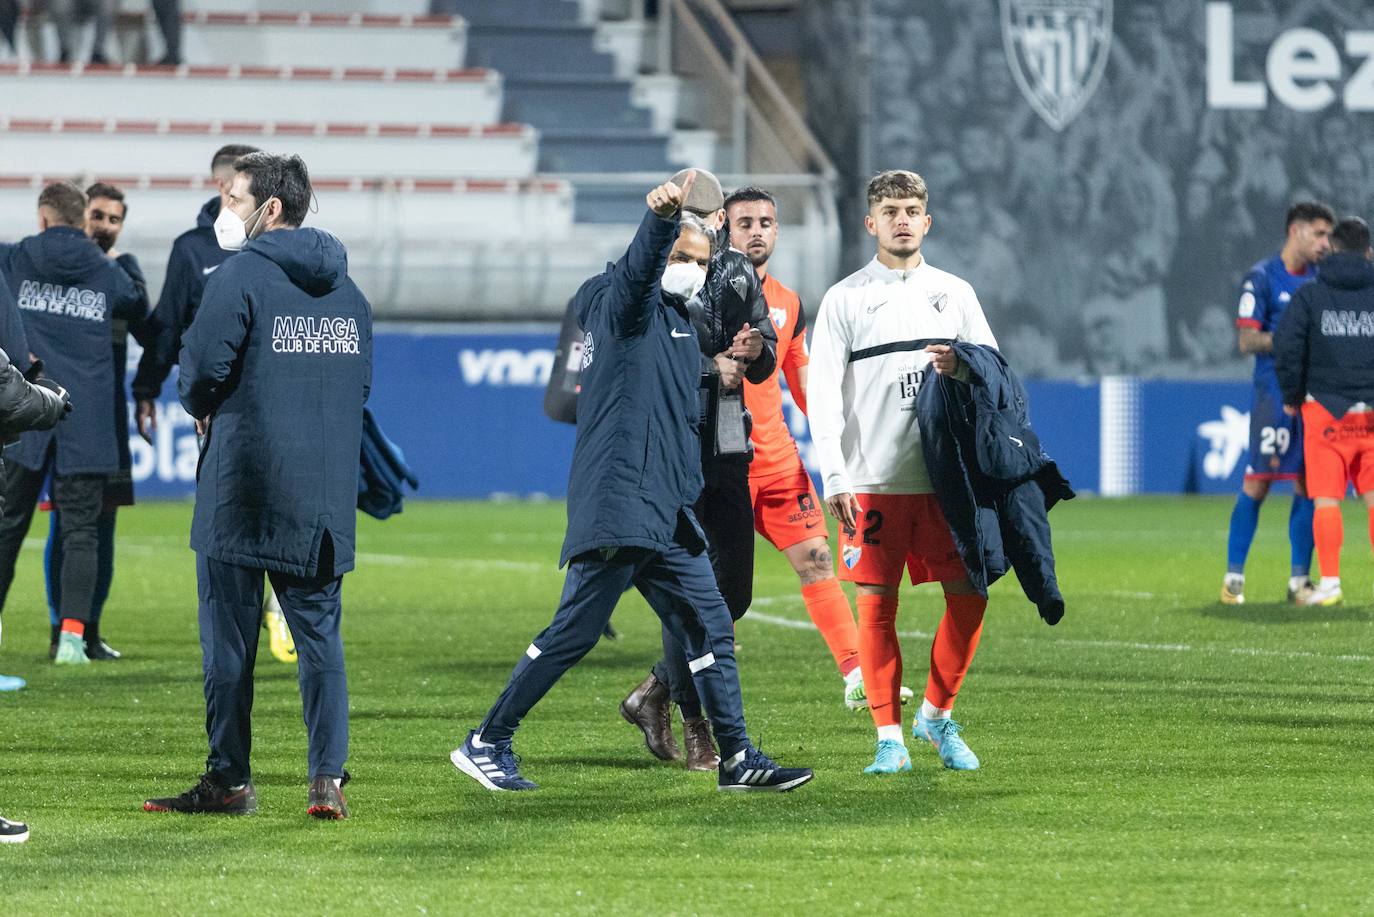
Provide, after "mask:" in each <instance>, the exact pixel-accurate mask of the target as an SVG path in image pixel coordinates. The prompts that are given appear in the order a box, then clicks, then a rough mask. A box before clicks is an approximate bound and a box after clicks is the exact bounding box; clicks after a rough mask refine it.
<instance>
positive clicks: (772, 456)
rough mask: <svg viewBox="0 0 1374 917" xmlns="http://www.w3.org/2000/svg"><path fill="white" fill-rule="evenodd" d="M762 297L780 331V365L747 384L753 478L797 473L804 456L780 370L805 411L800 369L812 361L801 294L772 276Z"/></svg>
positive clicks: (750, 474)
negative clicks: (786, 411) (790, 422)
mask: <svg viewBox="0 0 1374 917" xmlns="http://www.w3.org/2000/svg"><path fill="white" fill-rule="evenodd" d="M763 298H764V301H765V302H767V303H768V317H769V320H770V321H772V323H773V330H774V331H776V332H777V333H778V350H777V353H778V366H777V369H774V370H773V374H772V375H771V376H769V377H768V378H767V379H765V380H764V381H762V382H760V383H758V384H757V385H755V384H754V383H752V382H749V381H748V380H746V381H745V383H744V406H745V407H747V408H748V409H749V413H750V414H751V415H753V419H754V431H753V433H752V434H751V435H750V439H751V440H752V441H753V443H754V460H753V462H751V463H750V465H749V477H751V478H765V477H768V476H769V475H774V474H780V473H783V472H789V471H795V470H796V468H797V462H798V461H799V457H798V454H797V444H796V442H794V441H793V439H792V431H791V430H789V429H788V428H787V418H786V417H785V416H784V415H783V410H782V387H781V385H780V384H779V383H778V373H780V372H781V373H782V374H783V375H785V376H786V377H787V388H788V390H789V391H790V392H791V393H792V399H793V400H794V401H796V402H797V406H798V407H800V408H801V409H802V411H803V413H804V412H805V411H806V392H805V391H803V389H802V384H801V368H802V367H803V366H805V365H806V364H807V363H808V362H809V361H810V359H811V358H810V356H809V355H808V352H807V349H806V311H805V310H804V309H803V308H802V303H801V299H800V298H798V296H797V294H796V293H794V292H793V291H792V290H790V289H788V288H787V287H785V286H783V285H782V284H780V283H778V281H776V280H774V279H773V275H772V274H769V275H767V276H765V277H764V278H763Z"/></svg>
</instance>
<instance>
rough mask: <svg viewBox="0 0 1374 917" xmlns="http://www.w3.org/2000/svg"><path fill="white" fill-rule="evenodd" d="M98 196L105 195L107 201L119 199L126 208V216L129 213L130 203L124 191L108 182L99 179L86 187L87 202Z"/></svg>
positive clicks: (120, 203)
mask: <svg viewBox="0 0 1374 917" xmlns="http://www.w3.org/2000/svg"><path fill="white" fill-rule="evenodd" d="M98 197H103V198H105V200H107V201H118V202H119V205H120V206H121V207H123V208H124V216H126V217H127V216H128V215H129V203H128V201H126V200H124V192H123V191H121V190H119V189H118V188H116V187H115V186H114V185H111V184H109V183H107V182H103V181H98V182H96V183H95V184H93V185H91V186H90V187H89V188H87V189H86V202H87V203H90V202H91V201H93V200H95V199H96V198H98Z"/></svg>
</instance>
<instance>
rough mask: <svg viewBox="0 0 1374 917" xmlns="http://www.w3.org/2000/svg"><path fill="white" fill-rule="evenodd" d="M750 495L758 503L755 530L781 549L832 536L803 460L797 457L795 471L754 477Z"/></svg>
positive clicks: (751, 480)
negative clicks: (811, 539)
mask: <svg viewBox="0 0 1374 917" xmlns="http://www.w3.org/2000/svg"><path fill="white" fill-rule="evenodd" d="M749 496H750V498H751V499H752V501H753V504H754V529H755V531H757V532H758V533H759V534H760V535H762V536H763V537H764V538H767V539H768V540H769V541H771V542H772V543H773V547H775V548H777V549H778V550H779V551H786V550H787V549H788V548H790V547H792V546H793V545H795V544H801V543H802V542H803V541H806V540H807V539H808V538H815V537H816V536H818V535H819V536H820V537H822V538H828V537H829V536H830V533H829V531H828V529H827V528H826V525H825V508H824V507H823V506H822V505H821V501H820V498H818V497H817V496H816V489H815V487H813V486H812V484H811V475H809V474H807V473H806V467H805V466H804V465H802V463H801V459H798V460H797V468H796V470H795V471H785V472H783V473H782V474H770V475H768V476H767V477H764V478H758V479H755V478H753V477H750V478H749Z"/></svg>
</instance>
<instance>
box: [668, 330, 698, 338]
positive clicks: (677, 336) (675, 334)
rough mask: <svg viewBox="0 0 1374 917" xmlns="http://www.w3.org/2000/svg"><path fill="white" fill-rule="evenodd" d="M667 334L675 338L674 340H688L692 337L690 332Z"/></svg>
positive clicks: (671, 332)
mask: <svg viewBox="0 0 1374 917" xmlns="http://www.w3.org/2000/svg"><path fill="white" fill-rule="evenodd" d="M668 333H669V334H671V335H672V336H673V337H675V338H689V337H691V336H692V332H690V331H683V332H682V333H680V334H679V333H678V332H677V331H670V332H668Z"/></svg>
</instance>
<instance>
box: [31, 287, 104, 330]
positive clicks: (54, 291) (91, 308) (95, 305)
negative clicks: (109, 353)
mask: <svg viewBox="0 0 1374 917" xmlns="http://www.w3.org/2000/svg"><path fill="white" fill-rule="evenodd" d="M19 308H21V309H26V310H28V311H30V312H46V313H47V314H49V315H66V316H68V317H70V318H80V319H84V320H86V321H90V322H103V321H105V294H104V293H100V292H97V291H95V290H87V289H85V288H84V287H64V286H62V284H60V283H39V282H38V281H36V280H25V281H23V282H22V283H20V284H19Z"/></svg>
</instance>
